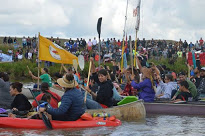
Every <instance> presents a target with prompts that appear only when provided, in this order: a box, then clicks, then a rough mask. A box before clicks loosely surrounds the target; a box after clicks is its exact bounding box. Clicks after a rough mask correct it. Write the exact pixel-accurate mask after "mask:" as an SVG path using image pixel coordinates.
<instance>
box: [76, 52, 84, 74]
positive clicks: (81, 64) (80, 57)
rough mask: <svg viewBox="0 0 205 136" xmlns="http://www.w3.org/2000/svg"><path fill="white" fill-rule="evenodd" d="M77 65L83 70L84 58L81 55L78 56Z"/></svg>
mask: <svg viewBox="0 0 205 136" xmlns="http://www.w3.org/2000/svg"><path fill="white" fill-rule="evenodd" d="M78 65H79V67H80V69H81V70H82V71H83V69H84V66H85V60H84V57H83V55H79V56H78Z"/></svg>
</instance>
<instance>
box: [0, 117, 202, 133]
mask: <svg viewBox="0 0 205 136" xmlns="http://www.w3.org/2000/svg"><path fill="white" fill-rule="evenodd" d="M204 119H205V118H204V117H189V116H165V115H161V116H148V117H147V118H146V120H145V121H144V122H125V121H123V122H122V126H119V127H100V128H86V129H61V130H51V131H50V130H26V129H9V128H6V129H5V128H4V129H3V128H0V136H3V135H10V136H12V135H15V136H21V135H23V136H36V135H38V136H46V135H48V136H54V135H55V136H57V135H58V136H66V135H84V136H90V135H91V136H99V135H100V136H104V135H111V136H184V135H186V136H203V135H205V129H204V126H205V121H204Z"/></svg>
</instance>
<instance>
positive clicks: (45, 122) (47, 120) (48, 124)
mask: <svg viewBox="0 0 205 136" xmlns="http://www.w3.org/2000/svg"><path fill="white" fill-rule="evenodd" d="M29 90H30V92H31V94H32V96H33V98H34V100H35V101H36V103H37V105H38V106H40V104H39V102H38V101H37V100H36V97H35V95H34V93H33V91H32V90H31V88H29ZM41 114H42V119H43V122H44V124H45V125H46V127H47V128H48V129H53V127H52V124H51V122H50V120H49V119H48V117H47V116H46V115H45V114H44V113H43V112H41Z"/></svg>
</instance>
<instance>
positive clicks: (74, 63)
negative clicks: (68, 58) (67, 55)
mask: <svg viewBox="0 0 205 136" xmlns="http://www.w3.org/2000/svg"><path fill="white" fill-rule="evenodd" d="M73 67H74V69H75V71H76V73H78V63H77V60H76V59H73Z"/></svg>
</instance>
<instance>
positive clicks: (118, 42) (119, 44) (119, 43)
mask: <svg viewBox="0 0 205 136" xmlns="http://www.w3.org/2000/svg"><path fill="white" fill-rule="evenodd" d="M117 45H118V47H119V48H121V42H120V40H118V41H117Z"/></svg>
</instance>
